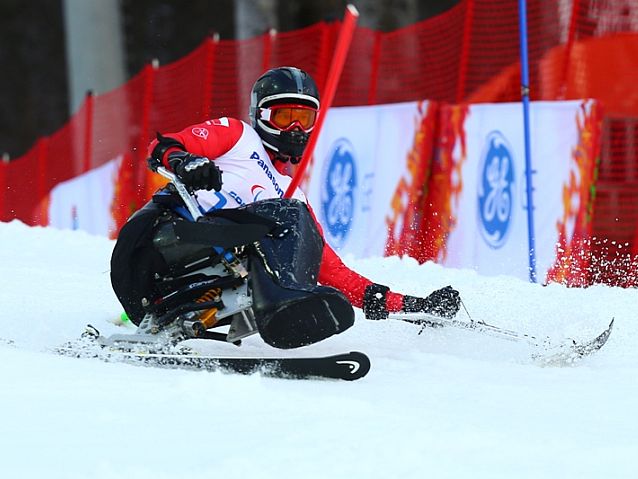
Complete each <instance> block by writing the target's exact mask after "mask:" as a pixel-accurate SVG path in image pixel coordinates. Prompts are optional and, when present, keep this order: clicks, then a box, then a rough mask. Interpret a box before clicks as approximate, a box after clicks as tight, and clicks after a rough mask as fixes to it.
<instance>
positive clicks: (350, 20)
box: [284, 5, 359, 198]
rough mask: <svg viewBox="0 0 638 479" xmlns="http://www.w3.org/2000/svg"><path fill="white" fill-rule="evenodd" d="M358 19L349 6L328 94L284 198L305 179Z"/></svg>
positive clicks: (329, 81) (330, 74) (329, 79)
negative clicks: (305, 172) (304, 175)
mask: <svg viewBox="0 0 638 479" xmlns="http://www.w3.org/2000/svg"><path fill="white" fill-rule="evenodd" d="M358 18H359V12H358V11H357V9H356V8H355V7H354V5H348V6H347V7H346V14H345V16H344V18H343V25H341V30H340V31H339V38H338V39H337V47H336V49H335V54H334V56H333V57H332V64H331V65H330V71H329V72H328V80H327V82H326V93H325V95H324V100H323V102H322V103H323V105H322V107H321V110H320V111H319V115H318V117H317V123H316V124H315V127H314V130H313V132H312V134H311V135H310V139H309V140H308V145H307V146H306V149H305V151H304V153H303V156H302V157H301V162H300V163H299V167H298V168H297V171H296V172H295V176H294V177H293V178H292V181H291V182H290V186H288V189H287V190H286V193H285V194H284V198H290V197H291V196H292V193H293V192H294V191H295V188H297V186H299V183H300V182H301V179H302V178H303V174H304V171H305V169H306V167H307V166H308V162H309V161H310V157H311V156H312V152H313V151H314V149H315V145H316V144H317V138H319V133H321V127H322V125H323V121H324V119H325V118H326V114H327V113H328V110H329V109H330V106H331V105H332V100H334V96H335V92H336V91H337V84H338V83H339V78H340V77H341V71H342V70H343V64H344V63H345V62H346V57H347V56H348V50H349V48H350V43H351V42H352V35H353V34H354V29H355V27H356V24H357V19H358Z"/></svg>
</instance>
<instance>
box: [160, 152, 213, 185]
mask: <svg viewBox="0 0 638 479" xmlns="http://www.w3.org/2000/svg"><path fill="white" fill-rule="evenodd" d="M168 164H169V165H170V167H171V168H172V169H173V171H174V172H175V174H176V175H177V176H179V178H180V179H181V180H182V181H183V182H184V184H185V185H186V186H189V187H191V188H193V189H194V190H215V191H219V190H221V188H222V172H221V170H220V169H219V168H217V166H216V165H215V163H214V162H212V161H210V160H209V159H208V158H206V157H205V156H197V155H193V154H191V153H188V152H186V151H173V152H172V153H169V154H168Z"/></svg>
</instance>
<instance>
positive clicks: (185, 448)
mask: <svg viewBox="0 0 638 479" xmlns="http://www.w3.org/2000/svg"><path fill="white" fill-rule="evenodd" d="M0 240H1V242H0V244H1V246H2V247H1V248H0V273H1V277H2V287H0V302H1V304H2V312H1V313H0V314H1V315H0V338H1V339H0V382H1V384H2V392H1V393H0V424H1V427H2V434H0V454H1V457H2V460H1V461H0V475H1V476H2V477H21V478H25V477H28V478H47V479H49V478H83V479H84V478H87V477H93V478H98V479H99V478H113V477H118V478H123V477H135V478H136V479H143V478H153V479H160V478H175V477H184V478H190V479H194V478H202V479H203V478H205V479H210V478H224V479H230V478H246V477H251V478H295V479H297V478H342V477H343V478H384V479H385V478H423V477H432V478H472V479H477V478H508V479H511V478H518V479H520V478H579V479H584V478H601V477H605V478H630V477H636V476H635V474H636V471H637V470H638V454H637V452H638V434H637V433H636V431H638V407H637V402H636V400H637V399H638V347H637V346H638V317H637V313H636V306H637V305H638V291H637V290H635V289H633V290H632V289H618V288H610V287H606V286H602V285H599V286H594V287H590V288H586V289H578V288H571V289H568V288H565V287H562V286H559V285H549V286H546V287H543V286H540V285H533V284H529V283H526V282H524V281H521V280H518V279H514V278H511V277H484V276H480V275H477V274H476V273H475V272H473V271H470V270H453V269H445V268H442V267H440V266H438V265H436V264H431V263H428V264H424V265H419V264H418V263H417V262H416V261H414V260H412V259H409V258H404V259H400V258H394V257H393V258H375V259H367V260H354V259H352V258H350V259H349V258H345V259H346V262H347V263H348V264H349V265H350V266H351V267H353V268H355V269H356V270H358V271H359V272H361V273H362V274H365V275H367V276H368V277H370V278H371V279H373V280H375V281H377V282H380V283H384V284H388V285H390V286H391V287H392V288H393V289H394V290H396V291H400V292H404V293H409V294H413V295H425V294H427V293H428V292H430V291H431V290H433V289H436V288H440V287H442V286H445V285H448V284H451V285H453V286H454V287H456V288H457V289H458V290H459V291H460V292H461V295H462V298H463V301H464V303H465V305H466V306H467V309H468V311H469V314H470V315H471V316H472V317H473V318H474V319H479V320H485V321H486V322H489V323H492V324H495V325H498V326H502V327H505V328H510V329H515V330H519V331H527V332H530V333H533V334H539V335H549V336H551V337H556V338H565V337H572V338H575V339H589V338H591V337H593V336H595V335H596V334H598V333H599V332H601V331H602V330H604V329H605V327H606V326H607V324H608V323H609V321H610V320H611V318H612V317H613V318H615V327H614V331H613V334H612V336H611V338H610V340H609V342H608V343H607V344H606V345H605V347H604V348H603V349H602V350H600V351H599V352H598V353H596V354H594V355H593V356H590V357H588V358H586V359H584V360H582V361H580V362H579V363H578V364H576V365H573V366H566V367H541V366H539V365H538V364H537V363H535V362H534V361H533V360H532V359H530V356H529V350H528V348H527V347H524V346H522V345H520V344H516V343H511V342H507V341H503V340H499V339H495V338H491V337H488V336H484V335H480V334H477V333H475V332H469V331H460V330H453V329H447V328H438V329H428V330H426V331H424V332H423V334H421V335H418V334H417V332H418V328H416V327H415V326H413V325H410V324H406V323H402V322H398V321H366V320H365V319H364V318H363V315H362V314H361V312H360V311H357V319H356V323H355V326H354V327H352V328H351V329H350V330H348V331H346V332H345V333H344V334H342V335H340V336H338V337H334V338H331V339H329V340H326V341H324V342H323V343H320V344H317V345H314V346H311V347H306V348H302V349H300V350H296V351H285V352H279V351H276V350H274V349H273V348H270V347H268V346H266V345H264V343H263V342H261V340H260V339H259V337H257V336H253V337H251V338H248V339H247V340H245V341H244V345H243V346H241V347H240V348H237V347H236V346H233V345H226V344H222V343H206V344H203V345H202V344H196V345H195V346H196V347H199V348H200V349H201V350H202V351H206V352H213V353H218V354H223V355H271V356H272V355H277V354H280V353H282V354H287V355H291V354H297V355H318V354H329V353H336V352H343V351H350V350H359V351H363V352H365V353H367V354H368V355H369V356H370V359H371V361H372V370H371V371H370V373H369V374H368V375H367V376H366V377H365V378H363V379H361V380H359V381H355V382H343V381H329V380H323V381H321V380H308V381H297V380H286V379H273V378H267V377H262V376H260V375H259V374H255V375H250V376H241V375H231V374H223V373H209V372H200V371H184V370H172V369H158V368H150V367H141V366H134V365H128V364H122V363H105V362H101V361H99V360H96V359H75V358H69V357H62V356H58V355H56V354H54V353H53V352H52V350H53V349H54V348H55V347H56V346H57V345H60V344H62V343H64V342H66V341H69V340H72V339H75V338H77V337H78V336H79V334H80V333H81V332H82V331H83V330H84V327H85V325H86V324H87V323H91V324H93V325H94V326H95V327H97V328H98V329H99V330H100V331H101V332H102V333H103V334H112V333H116V332H119V333H121V332H125V331H124V329H125V327H123V326H117V325H116V324H115V322H114V319H115V318H117V317H118V316H119V314H120V312H121V311H122V309H121V306H120V305H119V303H118V301H117V299H116V298H115V296H114V294H113V292H112V290H111V287H110V281H109V259H110V255H111V251H112V249H113V244H114V243H113V241H110V240H108V239H106V238H102V237H96V236H91V235H88V234H85V233H82V232H71V231H59V230H55V229H51V228H38V227H36V228H31V227H27V226H25V225H23V224H22V223H20V222H17V221H13V222H11V223H0ZM460 314H461V315H465V316H467V315H466V313H465V312H464V311H462V312H461V313H460Z"/></svg>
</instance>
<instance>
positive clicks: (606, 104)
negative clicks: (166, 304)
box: [0, 0, 638, 285]
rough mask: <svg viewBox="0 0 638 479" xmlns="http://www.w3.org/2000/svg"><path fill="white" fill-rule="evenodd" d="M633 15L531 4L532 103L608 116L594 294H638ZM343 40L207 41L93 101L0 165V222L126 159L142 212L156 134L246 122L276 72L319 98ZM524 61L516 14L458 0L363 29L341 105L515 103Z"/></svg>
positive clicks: (34, 214)
mask: <svg viewBox="0 0 638 479" xmlns="http://www.w3.org/2000/svg"><path fill="white" fill-rule="evenodd" d="M633 3H634V4H628V3H627V2H626V0H564V1H560V2H556V1H555V0H527V4H528V6H527V17H528V36H529V38H528V46H529V67H530V85H529V86H530V96H531V99H532V100H563V99H575V98H587V97H590V98H597V99H599V100H600V101H601V102H602V104H603V108H604V112H605V118H604V125H603V139H602V154H601V158H600V169H599V175H598V180H597V186H596V189H597V191H596V200H595V205H594V222H593V224H594V228H593V230H594V231H593V235H594V238H595V239H594V243H595V244H594V255H595V256H596V258H595V260H594V261H593V263H594V264H595V267H596V271H595V279H596V280H600V281H605V282H608V283H611V284H623V285H629V284H635V283H636V281H635V279H632V278H635V275H636V271H637V269H638V268H637V267H636V266H635V264H636V262H635V261H634V262H632V253H633V254H636V253H638V228H637V226H638V126H637V122H638V89H636V88H635V85H634V79H635V78H638V20H637V19H638V5H635V2H633ZM339 26H340V24H339V23H338V22H336V23H325V22H322V23H318V24H315V25H313V26H310V27H308V28H304V29H300V30H296V31H292V32H286V33H276V34H275V33H266V34H264V35H262V36H259V37H256V38H251V39H247V40H241V41H218V40H216V39H213V38H207V39H206V40H204V41H203V42H202V44H201V45H200V46H199V47H198V48H197V49H195V50H194V51H193V52H191V53H190V54H189V55H187V56H185V57H184V58H182V59H180V60H178V61H176V62H174V63H171V64H168V65H162V66H152V65H148V66H147V67H146V68H144V69H143V70H142V71H141V72H140V73H139V74H138V75H136V76H135V77H134V78H132V79H131V80H130V81H129V82H127V83H126V84H125V85H123V86H121V87H120V88H118V89H116V90H114V91H111V92H109V93H106V94H103V95H99V96H89V97H87V100H86V102H85V104H84V105H83V106H82V108H81V109H80V110H79V111H78V112H77V113H76V114H75V115H74V116H73V118H72V119H71V120H70V121H69V123H68V124H66V125H65V126H64V127H62V128H61V129H60V130H59V131H58V132H56V133H55V134H53V135H51V136H50V137H47V138H42V139H40V140H38V142H37V143H36V144H35V146H34V147H33V148H32V149H31V150H30V151H29V152H28V153H26V154H25V155H24V156H23V157H21V158H18V159H16V160H14V161H11V162H9V163H7V162H0V220H3V221H7V220H10V219H12V218H19V219H21V220H22V221H24V222H26V223H28V224H45V223H46V208H45V207H44V206H46V205H45V202H46V198H47V195H48V192H49V191H50V190H51V188H53V187H54V186H55V185H56V184H58V183H59V182H61V181H64V180H67V179H69V178H72V177H74V176H77V175H78V174H81V173H82V172H85V171H87V170H89V169H91V168H95V167H98V166H100V165H102V164H104V163H105V162H107V161H109V160H111V159H113V158H115V157H117V156H118V155H124V157H125V164H126V165H135V166H136V167H137V168H136V169H135V168H134V170H135V171H134V172H133V173H132V174H126V178H127V181H129V182H130V183H131V185H130V187H127V188H124V190H125V191H121V192H118V194H120V195H121V197H122V198H125V200H122V201H123V202H124V203H126V204H127V205H134V204H136V205H139V204H140V203H141V201H143V200H144V199H145V197H147V196H148V191H147V188H146V185H145V184H144V181H145V180H144V178H145V175H144V174H143V170H144V161H143V160H144V158H145V157H146V145H147V144H148V141H149V140H150V139H151V138H152V137H153V135H154V134H155V132H156V131H163V132H166V131H175V130H179V129H182V128H183V127H184V126H185V125H187V124H190V123H193V122H197V121H202V120H205V119H207V118H210V117H215V116H234V117H239V118H242V119H246V118H247V112H248V107H249V101H250V99H249V97H248V92H249V90H250V87H251V85H252V83H253V82H254V81H255V79H256V78H257V77H258V76H259V75H260V74H261V73H262V72H264V71H265V70H266V69H268V68H270V67H273V66H280V65H295V66H298V67H300V68H302V69H305V70H307V71H308V72H309V73H310V74H311V75H312V76H313V77H314V78H315V79H316V81H317V84H318V86H319V89H320V90H322V89H323V88H324V86H325V82H326V77H327V74H328V70H329V68H330V61H331V58H332V53H333V51H334V48H335V43H336V38H337V35H338V33H339ZM519 58H520V48H519V14H518V2H513V1H511V0H462V1H460V2H459V3H458V4H457V5H456V6H455V7H453V8H451V9H450V10H448V11H446V12H444V13H442V14H441V15H438V16H437V17H434V18H431V19H428V20H425V21H423V22H419V23H417V24H414V25H411V26H409V27H407V28H403V29H400V30H396V31H393V32H388V33H383V32H379V31H374V30H370V29H366V28H357V30H356V32H355V34H354V37H353V42H352V46H351V48H350V52H349V54H348V58H347V60H346V64H345V66H344V70H343V74H342V77H341V81H340V83H339V86H338V89H337V94H336V97H335V102H334V105H336V106H343V105H364V104H378V103H394V102H400V101H413V100H424V99H427V100H434V101H438V102H442V103H463V102H502V101H519V100H520V92H521V86H520V78H521V75H520V62H519ZM122 174H123V175H124V170H122ZM127 195H128V196H127ZM43 205H44V206H43ZM130 208H132V206H130V207H129V206H127V207H126V208H124V210H123V211H128V210H129V209H130ZM122 215H124V213H122ZM124 216H125V215H124ZM610 245H611V246H610ZM618 245H621V246H620V247H619V246H618ZM632 275H633V276H632Z"/></svg>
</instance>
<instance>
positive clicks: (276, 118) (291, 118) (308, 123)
mask: <svg viewBox="0 0 638 479" xmlns="http://www.w3.org/2000/svg"><path fill="white" fill-rule="evenodd" d="M268 110H270V118H269V121H270V122H271V123H272V124H273V125H275V126H276V127H277V128H280V129H282V130H286V129H288V128H291V127H292V126H293V125H295V124H299V126H301V128H303V129H304V130H308V129H310V128H312V127H313V126H314V124H315V120H316V119H317V110H315V109H313V108H304V107H298V106H277V107H271V108H269V109H268Z"/></svg>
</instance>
